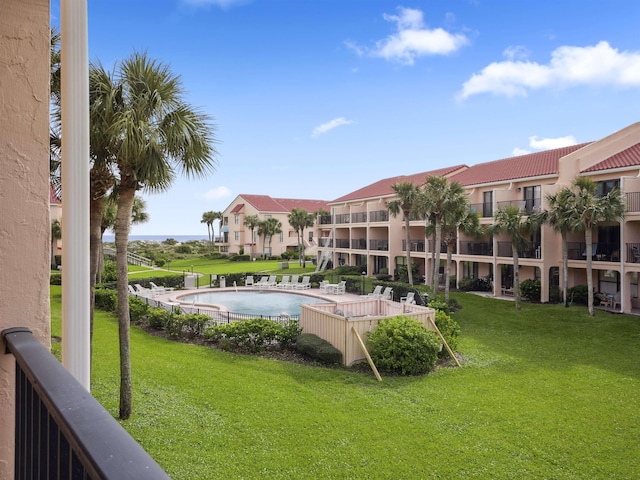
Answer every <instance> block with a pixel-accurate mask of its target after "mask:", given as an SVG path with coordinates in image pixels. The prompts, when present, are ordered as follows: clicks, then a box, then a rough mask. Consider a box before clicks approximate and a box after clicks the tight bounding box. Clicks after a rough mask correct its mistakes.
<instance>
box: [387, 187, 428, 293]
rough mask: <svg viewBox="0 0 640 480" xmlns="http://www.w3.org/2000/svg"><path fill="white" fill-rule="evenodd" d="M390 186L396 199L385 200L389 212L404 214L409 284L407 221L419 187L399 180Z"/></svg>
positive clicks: (409, 253) (418, 193)
mask: <svg viewBox="0 0 640 480" xmlns="http://www.w3.org/2000/svg"><path fill="white" fill-rule="evenodd" d="M391 188H392V189H393V191H394V192H395V194H396V195H397V196H398V199H397V200H392V201H390V202H387V208H388V209H389V213H390V214H391V215H393V216H394V217H395V216H397V215H399V214H400V212H402V215H403V216H404V233H405V243H406V249H405V250H406V255H407V274H408V275H409V284H410V285H413V274H412V272H411V270H412V269H411V231H410V229H409V222H410V221H411V213H412V211H413V210H414V208H415V206H416V201H417V200H418V198H419V197H420V194H421V193H420V187H419V186H418V185H414V184H413V183H411V182H399V183H394V184H393V185H391Z"/></svg>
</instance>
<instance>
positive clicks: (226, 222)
mask: <svg viewBox="0 0 640 480" xmlns="http://www.w3.org/2000/svg"><path fill="white" fill-rule="evenodd" d="M222 224H223V225H229V217H224V219H223V220H222Z"/></svg>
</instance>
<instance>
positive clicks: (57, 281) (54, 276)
mask: <svg viewBox="0 0 640 480" xmlns="http://www.w3.org/2000/svg"><path fill="white" fill-rule="evenodd" d="M49 285H62V274H61V273H55V272H51V275H50V276H49Z"/></svg>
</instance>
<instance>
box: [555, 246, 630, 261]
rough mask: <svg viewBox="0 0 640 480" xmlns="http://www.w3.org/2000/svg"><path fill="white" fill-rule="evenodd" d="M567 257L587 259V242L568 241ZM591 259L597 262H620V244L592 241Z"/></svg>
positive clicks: (570, 258)
mask: <svg viewBox="0 0 640 480" xmlns="http://www.w3.org/2000/svg"><path fill="white" fill-rule="evenodd" d="M567 258H569V260H586V259H587V244H586V243H585V242H567ZM591 260H593V261H596V262H619V261H620V244H618V243H603V242H598V243H596V242H594V243H592V244H591Z"/></svg>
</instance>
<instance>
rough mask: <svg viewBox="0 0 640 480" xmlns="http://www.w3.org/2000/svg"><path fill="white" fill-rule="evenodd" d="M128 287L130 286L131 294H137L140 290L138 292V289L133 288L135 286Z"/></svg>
mask: <svg viewBox="0 0 640 480" xmlns="http://www.w3.org/2000/svg"><path fill="white" fill-rule="evenodd" d="M127 287H129V295H137V294H138V292H136V289H135V288H133V286H131V285H127Z"/></svg>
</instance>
